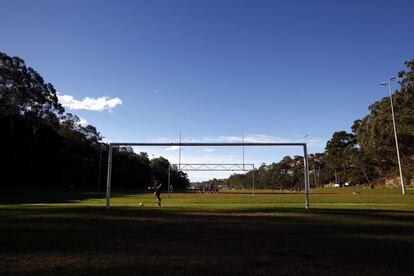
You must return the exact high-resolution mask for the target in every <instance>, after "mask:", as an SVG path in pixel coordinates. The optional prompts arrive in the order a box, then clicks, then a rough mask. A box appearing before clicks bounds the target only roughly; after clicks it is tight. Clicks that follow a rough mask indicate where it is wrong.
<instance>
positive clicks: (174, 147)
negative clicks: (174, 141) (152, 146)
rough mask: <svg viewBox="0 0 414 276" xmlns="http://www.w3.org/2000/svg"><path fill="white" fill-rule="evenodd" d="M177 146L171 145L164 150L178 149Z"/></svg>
mask: <svg viewBox="0 0 414 276" xmlns="http://www.w3.org/2000/svg"><path fill="white" fill-rule="evenodd" d="M179 148H180V147H179V146H172V147H169V148H166V149H165V151H172V150H178V149H179Z"/></svg>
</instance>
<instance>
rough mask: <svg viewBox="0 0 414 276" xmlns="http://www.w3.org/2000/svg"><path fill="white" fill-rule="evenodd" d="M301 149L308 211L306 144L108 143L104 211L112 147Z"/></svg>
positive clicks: (107, 204)
mask: <svg viewBox="0 0 414 276" xmlns="http://www.w3.org/2000/svg"><path fill="white" fill-rule="evenodd" d="M176 146H178V147H180V149H181V147H243V148H244V147H302V148H303V159H304V161H303V165H304V173H303V175H304V184H305V209H309V192H310V185H309V165H308V148H307V144H306V143H244V142H243V143H181V142H180V143H109V150H108V174H107V179H106V209H109V208H110V200H111V178H112V154H113V148H114V147H176Z"/></svg>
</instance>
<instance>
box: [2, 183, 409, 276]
mask: <svg viewBox="0 0 414 276" xmlns="http://www.w3.org/2000/svg"><path fill="white" fill-rule="evenodd" d="M399 192H400V191H399V190H369V189H359V190H355V189H348V188H347V189H324V190H313V191H312V193H311V210H304V195H303V194H278V193H275V194H271V193H257V194H256V196H255V197H254V198H251V196H250V194H240V193H236V194H234V193H219V194H190V193H175V194H173V195H172V197H171V198H168V197H167V195H166V194H163V206H162V207H156V206H155V199H154V198H153V197H152V194H149V193H146V194H129V193H123V194H114V196H113V198H112V208H111V209H110V210H105V208H104V205H105V199H104V195H103V193H88V192H80V191H76V190H69V191H62V190H42V191H35V190H33V191H27V190H26V191H23V190H22V191H17V190H12V191H11V190H6V191H2V192H1V194H0V274H1V275H7V274H36V275H44V274H46V275H47V274H63V275H65V274H70V275H74V274H76V275H82V274H83V275H86V274H88V275H90V274H96V273H101V274H104V273H108V274H135V275H143V274H144V275H153V274H154V275H155V274H157V275H211V274H215V275H240V274H243V275H278V274H289V275H292V274H315V275H331V274H339V275H345V274H347V275H349V274H353V275H409V274H412V273H413V271H414V264H413V262H412V260H411V259H412V256H413V254H414V253H413V252H414V194H413V192H412V191H409V194H407V195H405V196H402V195H400V193H399ZM139 203H143V206H142V207H139Z"/></svg>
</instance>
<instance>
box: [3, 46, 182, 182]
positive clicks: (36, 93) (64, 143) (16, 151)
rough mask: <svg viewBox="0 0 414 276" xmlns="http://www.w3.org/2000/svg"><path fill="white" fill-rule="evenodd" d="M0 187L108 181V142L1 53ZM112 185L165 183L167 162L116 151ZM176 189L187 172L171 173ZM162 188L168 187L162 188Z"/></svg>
mask: <svg viewBox="0 0 414 276" xmlns="http://www.w3.org/2000/svg"><path fill="white" fill-rule="evenodd" d="M0 129H1V134H0V154H1V158H0V176H1V177H0V185H1V187H88V188H96V189H98V188H100V187H102V188H103V187H104V186H105V183H106V167H107V161H106V160H107V158H106V157H107V155H108V144H106V143H103V142H102V138H103V137H102V135H101V134H100V133H99V132H98V131H97V129H96V128H95V127H94V126H92V125H87V126H84V125H81V122H80V119H79V117H77V116H76V115H74V114H71V113H68V112H66V111H65V109H64V108H63V107H62V105H61V104H60V103H59V100H58V97H57V93H56V90H55V88H54V87H53V85H52V84H50V83H48V82H45V80H44V79H43V77H42V76H41V75H40V74H39V73H38V72H36V71H35V70H34V69H33V68H30V67H28V66H26V64H25V62H24V60H22V59H21V58H19V57H10V56H8V55H7V54H5V53H2V52H0ZM113 164H114V166H113V176H112V177H113V187H114V188H121V187H122V188H136V189H145V188H146V187H148V186H149V185H151V178H152V177H155V178H157V179H159V180H160V181H161V182H163V183H167V178H168V170H169V166H170V163H169V161H168V160H167V159H165V158H163V157H159V158H154V159H151V160H150V159H149V158H148V155H147V153H144V152H141V153H135V152H134V151H133V150H132V148H128V147H121V148H114V156H113ZM171 184H172V185H173V186H174V188H175V189H180V188H186V187H187V186H188V184H189V180H188V177H187V175H186V174H184V173H182V172H180V171H178V170H177V169H176V168H172V170H171ZM165 186H166V185H165Z"/></svg>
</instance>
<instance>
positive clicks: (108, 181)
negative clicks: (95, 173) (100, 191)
mask: <svg viewBox="0 0 414 276" xmlns="http://www.w3.org/2000/svg"><path fill="white" fill-rule="evenodd" d="M112 151H113V150H112V145H111V144H109V149H108V174H107V178H106V209H109V207H110V198H111V179H112Z"/></svg>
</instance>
